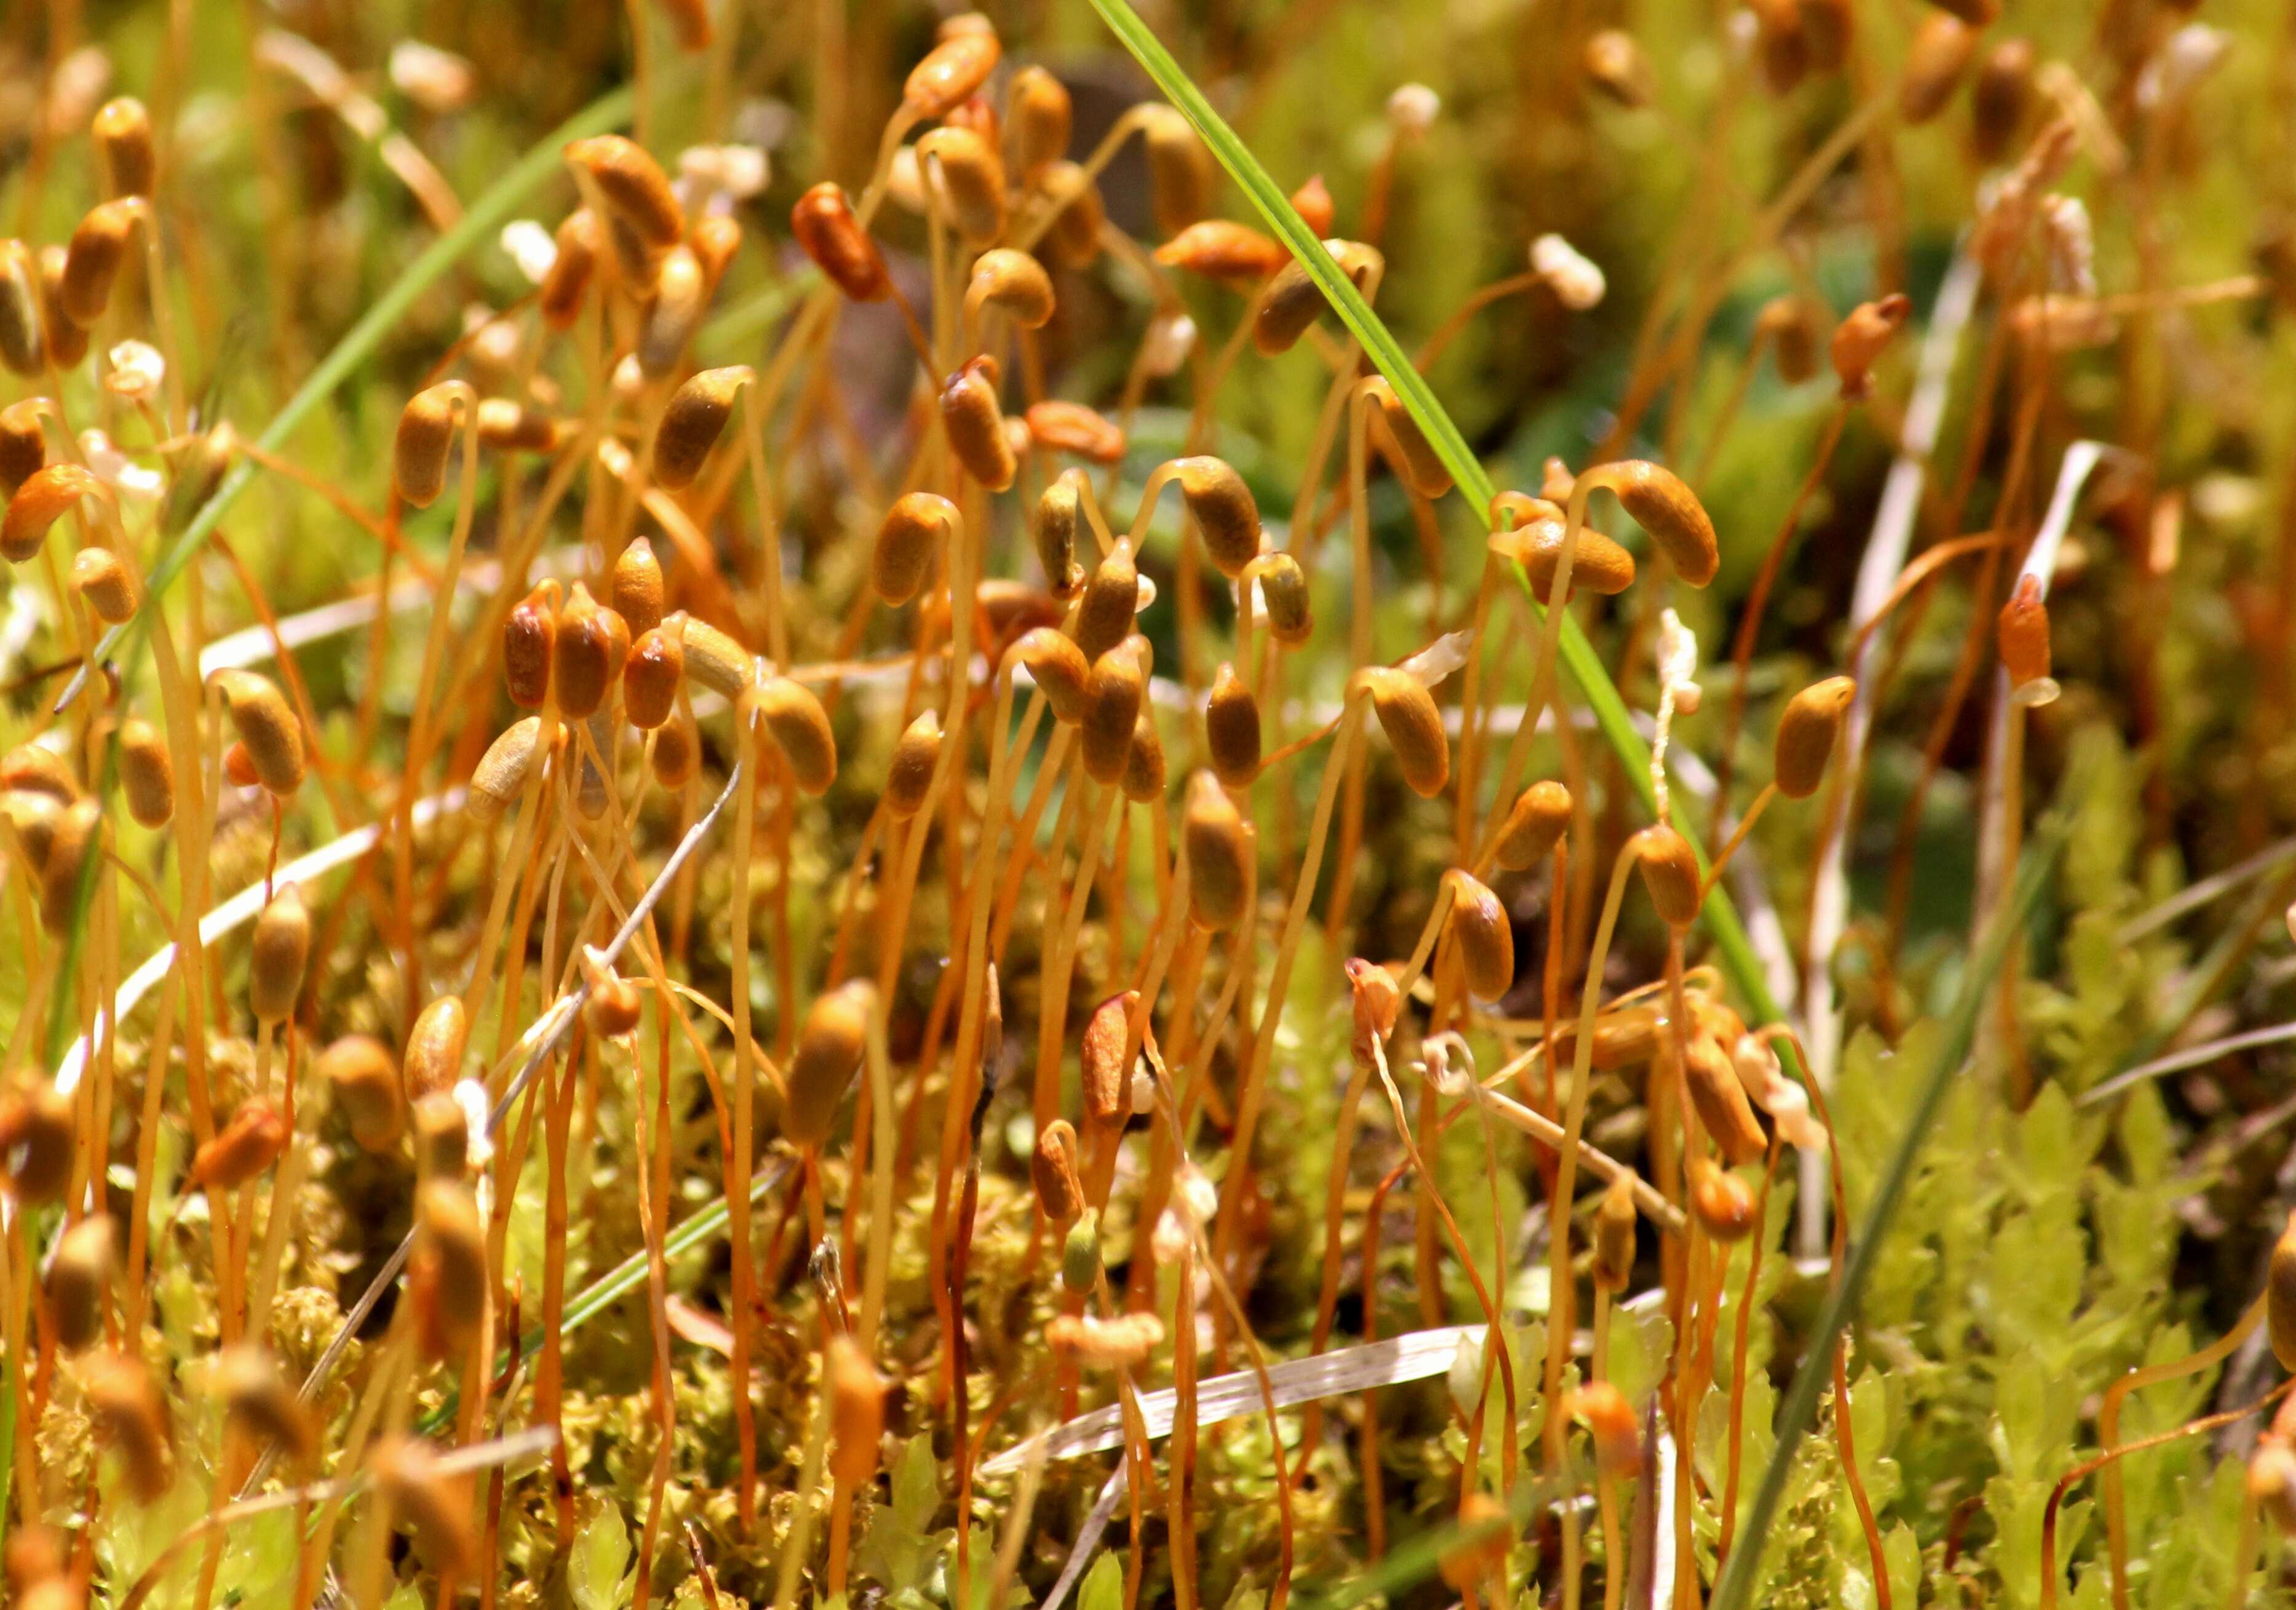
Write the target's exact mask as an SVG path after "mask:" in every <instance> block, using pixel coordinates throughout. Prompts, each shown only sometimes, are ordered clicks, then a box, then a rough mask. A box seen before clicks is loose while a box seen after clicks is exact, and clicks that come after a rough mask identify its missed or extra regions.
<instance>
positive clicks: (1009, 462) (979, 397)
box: [940, 355, 1019, 492]
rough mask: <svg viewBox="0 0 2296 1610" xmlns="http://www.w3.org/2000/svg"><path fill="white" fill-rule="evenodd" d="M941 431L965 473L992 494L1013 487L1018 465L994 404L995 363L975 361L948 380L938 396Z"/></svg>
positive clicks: (1001, 414) (984, 359) (985, 358)
mask: <svg viewBox="0 0 2296 1610" xmlns="http://www.w3.org/2000/svg"><path fill="white" fill-rule="evenodd" d="M940 421H941V428H942V429H944V430H945V431H946V432H947V435H948V445H949V451H950V452H952V453H954V454H956V461H957V462H958V463H960V464H962V465H964V470H965V473H966V474H968V475H970V476H972V478H973V479H974V480H976V481H979V482H980V484H981V485H982V486H986V487H987V488H988V490H989V491H991V492H1002V491H1004V490H1005V487H1007V486H1011V485H1012V484H1013V473H1014V472H1015V470H1018V468H1019V462H1018V461H1017V460H1015V459H1014V458H1013V443H1012V441H1011V439H1010V438H1009V437H1006V436H1005V413H1004V410H1003V409H1001V408H1000V407H998V406H997V403H996V359H994V358H991V357H988V356H985V355H984V356H980V357H977V358H974V359H973V360H972V362H970V363H968V364H965V365H964V368H962V369H959V370H958V371H957V372H955V373H954V374H952V375H950V376H949V377H948V382H947V385H945V386H943V387H942V388H941V394H940Z"/></svg>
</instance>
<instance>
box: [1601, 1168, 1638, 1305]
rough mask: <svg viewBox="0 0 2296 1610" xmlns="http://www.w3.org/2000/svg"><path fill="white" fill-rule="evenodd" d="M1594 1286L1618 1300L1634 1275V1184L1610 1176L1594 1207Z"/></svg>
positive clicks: (1631, 1178)
mask: <svg viewBox="0 0 2296 1610" xmlns="http://www.w3.org/2000/svg"><path fill="white" fill-rule="evenodd" d="M1593 1273H1594V1277H1595V1285H1596V1286H1597V1287H1601V1288H1602V1289H1603V1290H1604V1291H1607V1292H1609V1293H1610V1294H1611V1296H1612V1297H1617V1296H1619V1295H1621V1294H1622V1293H1623V1292H1625V1290H1626V1289H1627V1284H1628V1281H1630V1280H1632V1279H1634V1274H1635V1183H1634V1176H1633V1175H1631V1174H1627V1173H1620V1174H1616V1175H1613V1176H1612V1178H1611V1183H1610V1184H1609V1185H1608V1186H1606V1187H1605V1188H1604V1189H1603V1199H1602V1201H1601V1202H1599V1203H1597V1204H1596V1205H1595V1257H1594V1271H1593Z"/></svg>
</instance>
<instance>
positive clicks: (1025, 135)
mask: <svg viewBox="0 0 2296 1610" xmlns="http://www.w3.org/2000/svg"><path fill="white" fill-rule="evenodd" d="M1074 116H1075V114H1074V109H1073V108H1072V106H1071V104H1070V99H1069V92H1068V86H1065V85H1063V84H1062V82H1061V81H1060V80H1059V79H1058V78H1054V77H1053V75H1052V74H1050V73H1048V72H1046V70H1045V69H1043V68H1041V67H1037V66H1033V65H1032V66H1029V67H1024V68H1022V69H1021V70H1020V71H1018V72H1016V73H1014V74H1013V82H1012V84H1011V85H1010V86H1008V87H1007V88H1006V89H1005V143H1006V144H1007V145H1008V146H1009V147H1010V148H1011V150H1012V152H1013V165H1014V166H1015V167H1016V168H1019V170H1020V174H1021V179H1022V181H1023V182H1030V181H1033V180H1035V178H1036V177H1037V175H1039V174H1041V173H1043V172H1044V171H1045V169H1046V168H1050V167H1051V166H1052V165H1053V164H1054V163H1055V162H1057V161H1059V160H1060V159H1062V158H1063V157H1065V156H1067V155H1068V153H1069V131H1070V125H1071V123H1072V122H1073V120H1074Z"/></svg>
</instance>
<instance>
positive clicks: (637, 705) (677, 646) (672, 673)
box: [622, 626, 685, 732]
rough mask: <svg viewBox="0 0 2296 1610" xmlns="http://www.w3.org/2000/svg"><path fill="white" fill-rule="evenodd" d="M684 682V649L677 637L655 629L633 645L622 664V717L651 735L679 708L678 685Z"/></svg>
mask: <svg viewBox="0 0 2296 1610" xmlns="http://www.w3.org/2000/svg"><path fill="white" fill-rule="evenodd" d="M684 680H685V644H684V643H683V642H680V641H679V639H678V636H677V634H676V633H674V632H670V631H668V630H666V629H664V628H662V627H660V626H656V627H655V628H654V629H653V630H652V631H651V632H648V633H645V634H644V636H642V637H640V638H639V639H638V640H637V642H634V643H632V644H631V645H630V655H629V658H627V660H625V661H623V662H622V714H623V715H626V716H627V717H628V718H629V723H630V725H632V726H634V727H635V728H636V729H637V730H638V731H641V732H651V731H653V730H654V729H655V728H657V727H659V726H660V725H661V724H662V723H664V722H666V721H668V719H669V718H670V715H671V713H672V712H674V711H675V710H676V708H677V685H678V683H679V682H683V681H684Z"/></svg>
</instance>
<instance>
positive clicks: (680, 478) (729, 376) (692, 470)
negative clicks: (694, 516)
mask: <svg viewBox="0 0 2296 1610" xmlns="http://www.w3.org/2000/svg"><path fill="white" fill-rule="evenodd" d="M748 378H749V371H748V370H746V369H741V368H728V369H705V370H703V371H702V372H701V373H699V374H697V375H695V376H694V377H693V379H692V380H687V381H686V382H685V384H684V385H683V386H680V387H679V388H677V389H676V391H674V392H672V393H671V394H670V398H669V401H668V404H667V405H665V406H664V407H663V409H662V413H661V423H660V426H658V427H657V428H656V429H655V430H654V433H653V478H654V479H655V480H656V481H658V482H660V484H661V485H662V486H666V487H668V489H669V490H670V491H672V492H682V491H684V490H685V488H686V487H688V486H692V485H693V478H694V477H695V476H697V475H700V474H701V466H702V463H703V462H704V461H705V460H707V459H708V458H709V450H710V449H711V448H712V447H715V446H716V445H717V437H719V435H721V434H722V433H723V432H724V430H725V429H726V421H727V420H728V419H730V418H732V417H733V413H734V394H735V393H736V392H738V391H739V390H741V388H742V381H743V380H747V379H748Z"/></svg>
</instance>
